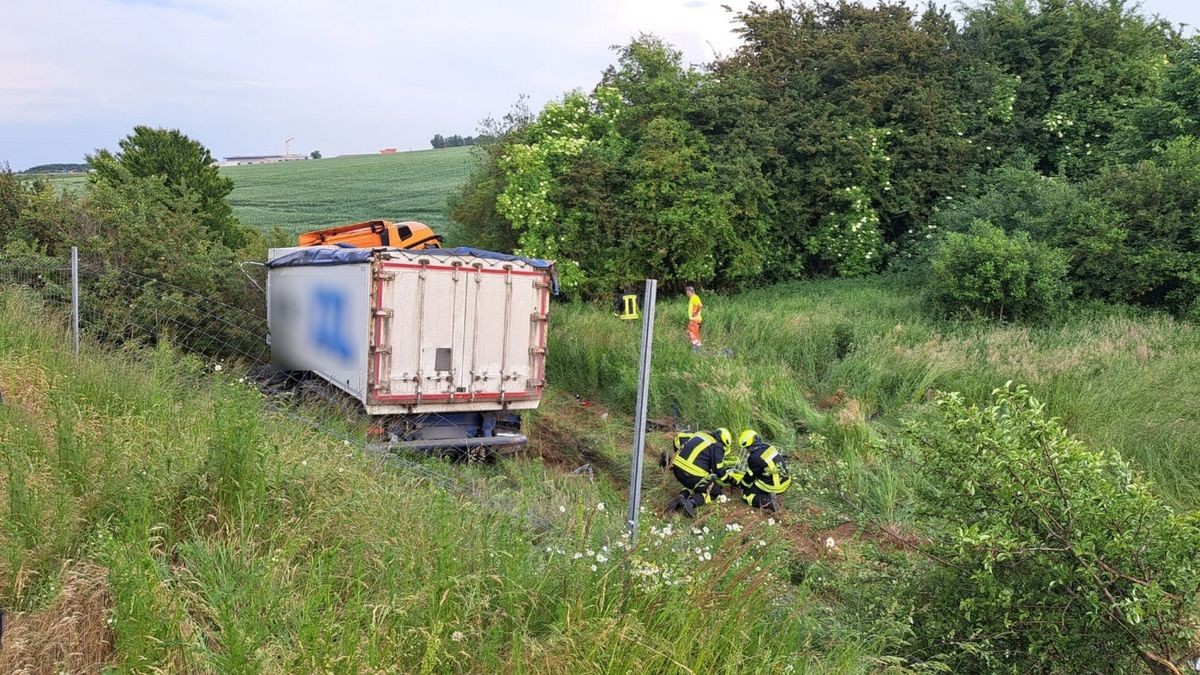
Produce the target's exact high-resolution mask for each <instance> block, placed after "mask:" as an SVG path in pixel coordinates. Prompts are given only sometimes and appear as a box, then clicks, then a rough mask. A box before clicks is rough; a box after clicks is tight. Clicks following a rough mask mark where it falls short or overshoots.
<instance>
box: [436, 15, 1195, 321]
mask: <svg viewBox="0 0 1200 675" xmlns="http://www.w3.org/2000/svg"><path fill="white" fill-rule="evenodd" d="M733 22H734V25H735V30H736V32H737V33H738V34H739V35H740V36H741V38H742V41H741V45H740V46H739V47H738V48H737V49H736V50H735V51H734V52H733V53H731V54H729V55H727V56H724V57H721V58H718V59H716V60H714V61H712V62H710V63H706V64H703V65H700V66H689V65H685V64H684V63H683V59H682V55H681V53H680V52H679V51H678V50H677V49H675V48H674V47H672V46H671V45H670V44H668V43H666V42H664V41H663V40H661V39H659V38H657V37H655V36H652V35H642V36H640V37H638V38H637V39H634V40H632V41H631V42H630V43H628V44H626V45H624V46H621V47H619V48H617V49H616V58H615V63H613V65H611V66H610V67H609V68H608V69H607V70H605V71H604V73H603V75H602V76H601V78H600V81H599V82H597V83H596V84H595V85H594V86H593V87H592V88H591V89H590V91H578V90H577V91H572V92H568V93H566V94H564V95H563V96H562V98H561V99H559V100H557V101H554V102H552V103H550V104H548V105H547V106H546V107H545V108H544V109H543V110H541V111H540V112H538V113H536V114H534V113H531V112H530V111H529V110H527V109H526V108H524V106H523V105H518V106H516V107H514V110H513V111H512V112H511V113H510V114H509V115H508V116H507V117H505V118H504V119H501V120H489V121H486V122H485V124H484V128H485V130H486V131H488V133H489V135H491V136H493V137H494V139H495V140H494V142H491V143H488V144H485V148H486V150H485V153H484V157H485V161H484V162H483V164H482V166H481V168H480V169H479V170H478V171H477V172H476V173H475V174H474V176H473V177H472V179H471V180H470V182H469V183H468V184H467V185H466V186H465V187H464V188H463V190H462V191H461V193H460V194H458V195H456V196H455V198H454V199H453V200H452V209H453V215H454V217H455V219H456V220H458V221H459V222H460V223H462V224H464V225H465V226H466V227H467V229H468V230H469V231H470V232H472V233H473V235H474V237H475V238H476V239H477V240H478V243H481V244H483V245H486V246H491V247H496V248H504V249H512V250H517V251H520V252H522V253H524V254H527V255H533V256H541V257H547V258H555V259H557V260H559V261H560V263H561V264H560V267H561V271H560V274H561V276H562V278H563V281H564V285H565V287H566V288H567V289H568V292H570V293H571V294H572V295H574V296H576V297H589V296H595V295H599V294H603V293H606V292H610V291H611V290H612V289H614V288H617V287H620V286H622V285H623V284H625V283H628V282H631V281H634V280H637V279H640V278H644V277H649V276H653V277H657V278H658V279H660V280H661V281H663V282H664V283H666V284H668V285H669V286H675V287H677V286H680V285H682V284H684V283H687V282H696V283H701V284H704V285H707V286H710V287H720V288H727V289H737V288H743V287H747V286H753V285H759V284H765V283H773V282H778V281H784V280H789V279H796V278H802V277H808V276H818V275H837V276H854V275H862V274H870V273H875V272H879V271H881V270H885V269H896V268H904V267H914V266H926V269H933V267H934V263H935V262H936V261H937V260H941V263H940V265H939V266H937V267H936V269H937V270H940V271H941V273H940V274H932V273H931V274H930V275H929V278H930V279H932V280H933V281H932V283H934V284H935V285H937V289H936V291H937V292H936V293H935V295H936V297H938V298H940V299H941V300H942V303H941V306H942V307H943V308H944V309H945V311H947V312H949V313H953V314H986V315H993V316H999V317H1002V318H1008V317H1009V316H1012V313H1011V310H1014V309H1015V310H1017V313H1018V315H1020V314H1027V315H1034V314H1037V313H1039V312H1042V311H1046V310H1047V309H1052V308H1053V307H1054V306H1056V305H1057V304H1058V303H1060V302H1061V301H1062V300H1063V299H1064V298H1066V297H1069V296H1072V295H1073V296H1076V297H1096V298H1101V299H1105V300H1111V301H1119V302H1129V303H1136V304H1143V305H1149V306H1156V307H1165V308H1168V309H1170V310H1172V311H1175V312H1177V313H1180V314H1186V313H1193V312H1196V311H1197V307H1196V303H1195V298H1196V295H1197V291H1198V290H1200V279H1198V278H1197V277H1196V275H1195V274H1194V273H1193V272H1192V270H1195V269H1200V265H1198V264H1200V257H1198V256H1200V234H1198V231H1197V230H1196V229H1195V228H1190V227H1189V226H1188V225H1186V223H1189V222H1191V223H1194V222H1196V218H1197V217H1198V216H1200V169H1197V168H1196V167H1198V166H1200V162H1198V161H1197V160H1200V146H1198V145H1197V144H1196V141H1195V140H1194V139H1195V135H1196V134H1197V131H1198V129H1197V125H1198V124H1200V41H1198V40H1197V39H1196V38H1192V39H1190V40H1185V39H1184V38H1183V37H1182V36H1181V35H1180V34H1179V32H1178V31H1176V30H1175V29H1173V28H1172V27H1171V25H1170V24H1168V23H1167V22H1166V21H1164V20H1162V19H1159V18H1157V17H1151V16H1147V15H1145V14H1143V13H1141V12H1140V11H1139V10H1138V9H1137V8H1136V7H1135V6H1134V5H1132V4H1131V3H1128V2H1122V1H1121V0H1117V1H1114V2H1109V1H1107V0H1104V1H1101V0H1040V1H1037V2H1026V1H1024V0H986V1H985V2H982V3H980V4H979V5H977V6H975V7H972V8H969V9H966V10H965V11H964V12H963V14H962V18H961V19H960V20H956V19H955V18H954V17H953V16H952V15H951V14H950V13H949V12H947V11H946V10H945V9H942V8H938V7H935V6H929V7H925V8H923V9H916V8H913V7H909V6H907V5H906V4H904V3H903V2H885V3H881V4H879V5H875V4H870V5H868V4H863V3H859V2H846V1H841V2H837V3H811V2H803V1H802V2H797V3H795V4H790V5H779V6H771V7H767V6H762V5H753V6H751V7H750V8H749V9H747V10H746V11H745V12H741V13H737V14H735V15H733ZM997 238H999V239H1000V240H1003V242H1004V244H1005V245H1004V246H1000V247H999V248H997V247H996V245H995V244H996V242H997ZM1026 240H1027V241H1026ZM990 251H995V256H997V259H996V260H993V261H991V262H993V263H995V264H994V265H984V266H983V267H984V269H988V270H992V271H991V272H989V275H987V276H986V277H980V276H979V275H978V274H977V273H976V274H975V275H974V276H971V277H970V278H966V277H964V276H963V273H962V270H964V269H966V268H967V267H971V266H974V267H976V268H977V267H978V265H976V264H975V263H980V262H981V260H980V259H979V255H980V254H981V252H982V254H983V255H984V257H985V258H986V257H987V255H988V253H989V252H990ZM1014 251H1015V253H1014ZM1030 255H1032V256H1033V257H1034V258H1035V259H1036V260H1037V261H1038V263H1037V264H1035V265H1033V266H1032V268H1033V269H1029V267H1030V266H1029V265H1025V264H1024V263H1023V262H1022V260H1024V259H1025V258H1026V257H1028V256H1030ZM1004 256H1008V257H1007V258H1006V257H1004ZM1014 256H1015V257H1014ZM938 284H940V285H938ZM1010 296H1011V297H1010ZM1010 301H1015V303H1013V302H1010Z"/></svg>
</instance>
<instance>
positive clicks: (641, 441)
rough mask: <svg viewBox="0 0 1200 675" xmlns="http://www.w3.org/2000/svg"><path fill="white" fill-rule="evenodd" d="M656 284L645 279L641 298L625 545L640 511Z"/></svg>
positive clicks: (634, 536)
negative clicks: (640, 342)
mask: <svg viewBox="0 0 1200 675" xmlns="http://www.w3.org/2000/svg"><path fill="white" fill-rule="evenodd" d="M657 293H658V281H657V280H655V279H647V280H646V295H645V297H644V298H643V299H642V303H643V308H642V358H641V362H640V363H639V365H638V398H637V414H636V415H635V416H634V420H633V424H634V431H633V467H632V469H631V470H630V474H629V543H630V544H634V543H636V542H637V536H638V515H639V514H640V512H641V510H642V455H643V453H644V448H645V447H646V399H647V398H649V390H650V356H651V352H653V350H654V302H655V296H656V295H657Z"/></svg>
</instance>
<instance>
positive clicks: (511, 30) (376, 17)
mask: <svg viewBox="0 0 1200 675" xmlns="http://www.w3.org/2000/svg"><path fill="white" fill-rule="evenodd" d="M5 14H6V17H5V20H4V22H3V23H2V24H0V59H3V61H2V62H3V63H5V64H6V65H7V66H8V67H6V68H4V69H0V161H2V160H4V159H8V160H10V161H12V162H14V164H16V165H17V166H22V165H29V164H34V163H42V162H48V161H55V160H56V159H57V158H59V157H68V158H73V157H77V156H79V155H80V154H82V153H83V152H88V151H90V150H92V149H94V148H95V147H104V146H108V147H112V146H113V145H115V143H116V141H117V137H114V136H113V135H112V134H113V132H112V130H113V129H114V128H118V129H120V128H125V129H131V128H132V127H133V125H134V124H137V123H149V124H157V125H163V126H170V127H178V128H181V129H183V130H184V131H185V132H187V133H191V134H194V135H196V136H197V138H199V140H201V141H202V142H204V143H205V144H206V145H209V146H210V147H211V148H212V149H213V151H214V153H216V154H218V155H223V154H242V153H250V152H259V151H271V150H273V149H274V148H275V146H276V145H278V141H279V139H282V138H283V137H284V136H296V137H297V143H296V145H295V146H294V147H305V148H320V149H322V150H323V151H325V152H327V153H329V154H332V153H336V152H351V151H360V150H368V151H369V150H372V149H375V148H378V147H382V146H397V147H421V146H424V145H426V144H427V142H428V138H429V137H430V136H432V135H433V134H434V133H443V134H451V133H464V134H465V133H472V132H474V130H475V128H476V126H477V123H478V121H479V120H480V119H482V118H483V117H485V116H488V115H501V114H503V113H504V112H505V111H506V110H507V109H508V107H509V105H510V104H511V103H512V102H513V101H515V100H516V99H517V96H518V95H519V94H528V95H529V96H530V104H531V106H532V107H534V108H535V109H536V108H538V107H540V106H541V105H542V104H543V103H544V102H545V101H547V100H549V99H551V98H554V97H557V96H559V95H561V94H562V92H564V91H566V90H569V89H573V88H577V87H581V88H585V89H586V88H590V87H591V86H593V85H594V84H595V83H596V82H597V80H598V79H599V76H600V74H601V72H602V71H603V69H604V68H605V67H606V66H607V65H608V64H610V63H611V62H612V61H613V53H612V52H611V50H610V47H611V46H612V45H615V44H622V43H625V42H627V41H628V40H629V39H630V38H631V37H632V36H634V35H636V34H638V33H639V32H642V31H645V32H653V33H656V34H658V35H659V36H661V37H663V38H664V39H666V40H668V41H670V42H672V43H674V44H676V45H677V46H678V47H679V48H680V49H682V50H683V51H684V54H685V57H686V59H687V60H688V61H690V62H693V63H700V62H704V61H707V60H709V59H710V58H711V57H712V54H713V53H714V50H716V51H722V50H728V49H730V48H731V45H733V44H734V38H733V36H732V34H731V33H730V31H729V19H730V17H729V15H728V14H727V13H726V12H725V11H724V10H722V9H720V7H719V6H717V5H715V4H711V3H706V2H697V1H696V0H690V1H689V0H657V1H656V0H637V1H635V0H610V1H608V2H589V3H571V2H558V1H554V0H516V1H514V2H509V3H494V2H488V1H485V0H460V1H459V2H456V3H437V2H396V1H395V0H386V1H385V0H358V1H356V2H352V3H329V2H325V1H324V0H256V1H255V2H253V3H247V2H243V1H242V0H101V1H99V2H97V1H95V0H58V1H56V2H52V3H51V2H40V3H14V4H13V5H12V6H11V7H7V8H6V10H5ZM18 138H19V139H21V142H20V143H17V142H15V139H18ZM80 139H88V140H86V141H81V140H80ZM14 148H19V149H20V150H19V152H18V151H17V150H14Z"/></svg>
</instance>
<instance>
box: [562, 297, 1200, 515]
mask: <svg viewBox="0 0 1200 675" xmlns="http://www.w3.org/2000/svg"><path fill="white" fill-rule="evenodd" d="M704 302H705V312H704V313H705V322H704V343H705V353H703V354H699V355H697V354H693V353H692V352H691V351H690V348H689V345H688V343H687V340H686V338H685V333H684V331H685V326H686V305H685V303H684V299H683V298H667V299H665V300H664V301H662V302H660V304H659V307H658V315H657V322H656V326H655V332H656V335H655V351H654V375H653V378H652V395H651V400H650V408H651V414H652V415H654V416H669V415H671V414H672V413H673V412H674V411H676V410H678V411H679V413H680V417H681V418H682V421H683V422H684V423H686V424H690V425H692V426H695V427H700V428H711V427H715V426H729V427H731V428H739V427H743V426H751V427H754V428H756V429H758V430H759V431H760V432H763V433H764V434H766V435H767V436H769V437H770V438H772V439H774V440H775V441H776V442H778V443H780V444H782V445H783V446H785V447H788V448H797V449H798V450H799V453H800V454H801V455H804V456H808V457H810V458H817V459H820V460H822V461H821V465H822V466H824V467H833V468H834V469H835V471H834V473H835V475H834V476H830V475H827V474H822V475H821V481H822V484H820V485H814V486H813V489H814V490H822V489H827V488H828V489H830V490H833V491H835V492H837V491H839V490H840V491H841V492H842V496H844V497H846V498H852V497H853V495H854V494H857V495H858V497H860V498H864V499H866V500H867V502H869V503H870V504H872V505H873V506H872V507H871V509H872V513H873V514H874V515H875V516H877V517H879V518H881V519H883V520H888V519H890V518H891V517H894V516H895V515H896V511H897V510H898V509H899V510H902V507H903V502H904V500H905V498H906V493H907V487H906V484H910V483H911V482H912V481H913V480H918V479H919V468H918V467H911V466H907V465H905V464H904V463H903V462H899V463H897V462H896V461H895V460H894V459H893V458H890V456H889V455H890V452H889V451H887V450H886V445H887V444H886V443H885V442H884V440H883V439H885V438H886V437H888V436H889V434H890V431H891V430H892V429H893V428H894V427H895V425H896V424H897V423H898V422H899V421H900V420H901V419H903V418H904V417H909V416H917V415H921V414H923V411H924V409H925V406H926V401H927V398H928V397H929V396H930V393H931V392H932V391H934V390H947V391H961V392H963V393H964V394H965V395H966V396H968V398H969V399H971V400H974V401H983V400H984V399H985V397H986V396H987V394H988V393H989V392H990V391H991V390H992V389H993V388H995V387H998V386H1001V385H1003V384H1004V383H1005V382H1006V381H1009V380H1013V381H1017V382H1022V383H1026V384H1028V385H1029V386H1030V387H1031V388H1032V389H1033V391H1034V393H1035V394H1036V395H1037V396H1038V398H1039V399H1041V400H1043V401H1046V402H1047V403H1048V406H1049V409H1050V412H1051V413H1052V414H1054V415H1058V416H1061V417H1062V418H1063V420H1064V421H1065V422H1066V424H1067V425H1068V427H1069V428H1070V429H1071V431H1072V432H1073V433H1075V434H1077V435H1078V436H1079V437H1081V438H1082V439H1084V440H1085V441H1087V442H1089V443H1091V444H1093V445H1095V446H1097V447H1110V446H1111V447H1114V448H1116V449H1117V450H1118V451H1120V452H1121V453H1122V454H1123V455H1125V456H1127V457H1131V458H1133V459H1134V460H1135V461H1136V462H1137V464H1138V465H1139V466H1140V467H1141V468H1142V469H1143V470H1144V471H1145V472H1146V473H1147V474H1148V475H1149V477H1150V478H1151V479H1152V480H1153V481H1154V482H1155V483H1156V484H1157V485H1158V487H1159V489H1160V490H1161V491H1162V492H1163V493H1164V494H1165V495H1166V496H1167V497H1168V498H1169V499H1170V501H1171V502H1172V503H1174V504H1175V505H1176V506H1178V507H1181V508H1188V509H1193V508H1196V507H1197V506H1200V456H1198V455H1197V454H1196V453H1194V452H1192V448H1195V447H1196V446H1197V445H1198V444H1200V409H1197V408H1196V407H1195V405H1194V402H1195V401H1197V400H1200V378H1197V377H1196V374H1197V372H1198V370H1200V331H1198V330H1197V329H1196V327H1195V326H1193V325H1191V324H1187V323H1181V322H1178V321H1175V320H1173V319H1171V318H1170V317H1167V316H1162V315H1156V314H1141V313H1136V312H1132V311H1129V310H1125V309H1121V308H1107V309H1106V308H1100V309H1096V308H1092V309H1089V310H1080V311H1078V312H1077V313H1075V314H1072V315H1068V316H1065V317H1062V318H1059V319H1057V320H1055V321H1053V322H1051V323H1047V324H1044V325H1037V326H1019V325H1007V324H989V323H976V324H971V323H968V324H960V323H953V322H948V321H942V320H938V319H935V318H931V317H929V316H928V315H927V313H926V312H925V311H924V308H923V304H922V300H921V297H920V294H919V291H918V290H917V289H916V288H915V287H914V286H910V285H909V284H908V283H906V280H905V279H904V278H901V277H876V278H870V279H860V280H831V281H812V282H805V283H797V284H791V285H784V286H776V287H772V288H767V289H762V290H757V291H752V292H748V293H742V294H738V295H734V296H720V295H706V296H705V297H704ZM553 321H554V325H553V330H551V332H550V335H551V343H550V361H549V370H550V372H549V379H550V381H551V382H554V383H555V386H557V387H561V388H564V389H565V390H567V391H570V392H575V393H579V394H581V395H585V396H587V397H590V398H594V399H598V400H602V401H605V402H606V403H608V404H610V405H614V406H617V407H618V409H620V410H622V411H631V410H632V409H633V402H634V397H635V387H636V378H637V349H638V341H639V326H637V325H634V322H628V323H623V322H620V321H618V320H617V319H616V318H614V317H613V316H612V315H611V313H610V312H606V311H604V310H603V309H599V308H596V307H592V306H587V305H563V306H559V307H556V308H555V310H554V319H553ZM722 350H730V352H731V354H727V355H722V353H721V352H722ZM808 432H816V434H815V436H810V435H808ZM814 438H815V440H816V447H813V444H812V440H813V439H814ZM824 460H829V461H828V462H826V461H824ZM854 467H859V468H860V469H861V470H854ZM830 481H835V482H837V481H849V482H852V483H856V484H857V485H840V486H836V487H834V486H830V485H829V482H830ZM852 501H853V499H852Z"/></svg>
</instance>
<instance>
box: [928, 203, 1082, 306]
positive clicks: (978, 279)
mask: <svg viewBox="0 0 1200 675" xmlns="http://www.w3.org/2000/svg"><path fill="white" fill-rule="evenodd" d="M931 271H932V279H931V284H932V293H933V298H934V301H935V302H936V304H937V305H938V306H939V307H940V308H941V309H942V310H943V311H945V312H946V313H947V314H951V315H955V316H985V317H991V318H996V319H1001V320H1003V319H1005V318H1012V319H1022V318H1029V317H1036V316H1039V315H1043V314H1046V313H1047V312H1050V311H1052V310H1053V309H1054V308H1056V307H1057V306H1058V305H1059V304H1060V303H1061V302H1062V301H1063V300H1064V299H1065V298H1066V297H1067V295H1068V294H1069V289H1068V287H1067V284H1066V282H1065V281H1064V278H1065V277H1066V274H1067V257H1066V255H1065V254H1064V253H1063V252H1062V251H1059V250H1057V249H1054V248H1052V247H1050V246H1047V245H1045V244H1041V243H1038V242H1034V241H1033V240H1031V239H1030V238H1029V235H1028V234H1026V233H1024V232H1017V233H1015V234H1013V235H1011V236H1010V235H1008V234H1005V233H1004V231H1003V230H1001V229H1000V228H998V227H995V226H994V225H991V224H990V223H987V222H984V221H977V222H976V223H975V224H974V225H973V226H972V227H971V230H970V231H969V232H967V233H965V234H964V233H959V232H950V233H948V234H946V236H945V238H944V239H943V240H942V242H941V244H940V246H939V247H938V249H937V250H936V251H935V253H934V255H933V259H932V261H931Z"/></svg>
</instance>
